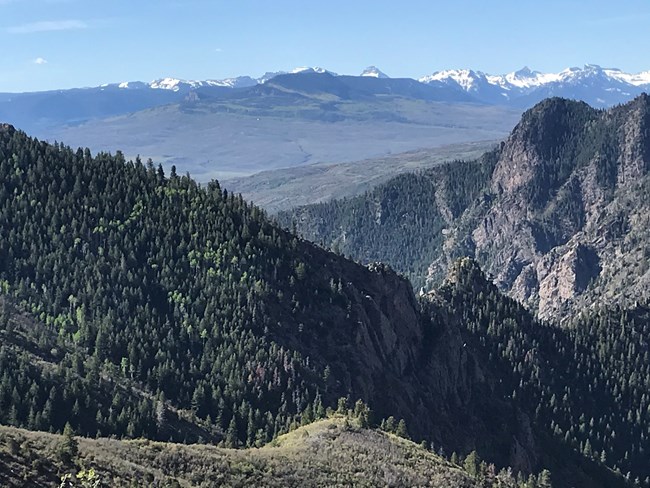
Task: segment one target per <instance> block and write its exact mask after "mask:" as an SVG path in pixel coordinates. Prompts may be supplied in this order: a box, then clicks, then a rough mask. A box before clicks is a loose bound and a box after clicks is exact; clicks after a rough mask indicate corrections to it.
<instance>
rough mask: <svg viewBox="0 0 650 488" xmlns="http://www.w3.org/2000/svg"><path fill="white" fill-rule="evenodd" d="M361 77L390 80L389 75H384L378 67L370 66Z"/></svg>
mask: <svg viewBox="0 0 650 488" xmlns="http://www.w3.org/2000/svg"><path fill="white" fill-rule="evenodd" d="M361 76H366V77H370V78H382V79H385V78H388V75H386V74H385V73H383V72H382V71H381V70H380V69H379V68H377V67H376V66H368V67H367V68H366V69H364V70H363V72H362V73H361Z"/></svg>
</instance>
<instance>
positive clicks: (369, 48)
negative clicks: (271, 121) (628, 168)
mask: <svg viewBox="0 0 650 488" xmlns="http://www.w3.org/2000/svg"><path fill="white" fill-rule="evenodd" d="M648 25H650V2H649V1H648V0H618V1H611V0H589V1H586V0H580V1H577V0H562V1H559V0H543V1H540V0H535V1H528V0H493V1H486V0H454V1H451V0H448V1H409V0H402V1H399V2H395V1H385V0H360V1H353V0H345V1H342V0H327V1H324V0H323V1H321V0H147V1H144V0H102V1H98V0H0V45H1V46H2V54H0V92H2V91H5V92H6V91H31V90H43V89H52V88H67V87H75V86H95V85H99V84H102V83H108V82H119V81H125V80H143V81H150V80H152V79H155V78H161V77H166V76H172V77H178V78H186V79H207V78H225V77H229V76H235V75H240V74H249V75H252V76H260V75H261V74H263V73H264V72H265V71H276V70H282V69H284V70H286V69H291V68H293V67H296V66H305V65H308V66H323V67H325V68H327V69H330V70H332V71H336V72H339V73H345V74H357V73H359V72H360V71H361V70H362V69H363V68H364V67H366V66H368V65H371V64H374V65H377V66H378V67H379V68H380V69H382V70H383V71H384V72H386V73H387V74H388V75H390V76H394V77H397V76H409V77H419V76H422V75H426V74H430V73H432V72H434V71H436V70H439V69H445V68H454V67H471V68H475V69H479V70H483V71H487V72H489V73H495V74H496V73H505V72H508V71H513V70H515V69H519V68H521V67H523V66H524V65H529V66H530V67H531V68H534V69H538V70H541V71H559V70H561V69H564V68H566V67H569V66H581V65H583V64H585V63H593V64H600V65H602V66H607V67H618V68H621V69H624V70H626V71H633V72H638V71H645V70H649V69H650V56H648V46H650V29H648V27H647V26H648Z"/></svg>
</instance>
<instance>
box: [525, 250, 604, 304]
mask: <svg viewBox="0 0 650 488" xmlns="http://www.w3.org/2000/svg"><path fill="white" fill-rule="evenodd" d="M553 251H555V252H553V253H549V254H548V255H546V256H544V257H543V258H542V260H541V261H540V263H539V265H538V270H539V271H538V277H539V290H538V294H539V305H538V311H539V314H540V315H541V316H545V317H552V316H553V315H555V314H557V313H558V312H560V313H561V312H562V309H563V308H564V307H565V306H567V305H568V304H569V303H570V302H571V301H572V300H574V299H575V298H576V297H577V296H578V295H579V294H581V293H583V292H584V291H585V290H586V289H587V287H588V285H589V283H591V281H592V280H593V279H594V278H595V277H597V276H598V274H599V273H600V266H599V264H598V262H599V258H598V255H597V254H596V253H595V251H594V250H593V249H591V248H588V247H586V246H585V245H583V244H581V243H578V244H576V245H575V246H572V247H569V248H568V249H566V247H564V248H560V249H558V248H556V249H554V250H553ZM562 251H566V252H565V253H564V254H562V255H559V256H558V254H559V253H560V252H562Z"/></svg>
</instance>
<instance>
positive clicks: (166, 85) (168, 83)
mask: <svg viewBox="0 0 650 488" xmlns="http://www.w3.org/2000/svg"><path fill="white" fill-rule="evenodd" d="M196 84H197V82H195V81H185V80H179V79H177V78H161V79H159V80H154V81H152V82H151V83H149V86H150V87H151V88H153V89H154V90H171V91H175V92H177V91H179V90H180V89H181V86H182V85H189V86H190V87H193V86H195V85H196Z"/></svg>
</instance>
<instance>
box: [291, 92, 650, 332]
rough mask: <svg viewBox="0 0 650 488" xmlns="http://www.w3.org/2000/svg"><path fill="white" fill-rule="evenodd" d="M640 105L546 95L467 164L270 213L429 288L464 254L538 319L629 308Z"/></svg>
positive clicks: (640, 211)
mask: <svg viewBox="0 0 650 488" xmlns="http://www.w3.org/2000/svg"><path fill="white" fill-rule="evenodd" d="M649 101H650V97H648V96H647V95H645V94H644V95H640V96H639V97H637V98H636V99H635V100H633V101H632V102H629V103H627V104H625V105H621V106H617V107H614V108H612V109H609V110H607V111H603V110H598V109H594V108H591V107H590V106H588V105H587V104H585V103H584V102H576V101H570V100H566V99H560V98H553V99H548V100H545V101H543V102H540V103H539V104H538V105H536V106H535V107H534V108H532V109H530V110H529V111H527V112H526V113H525V114H524V116H523V117H522V119H521V121H520V122H519V124H518V125H517V126H516V127H515V129H514V130H513V132H512V133H511V135H510V136H509V137H508V138H507V139H506V141H504V142H502V143H501V145H500V147H498V148H497V149H496V150H495V151H493V152H491V153H487V154H486V155H484V157H483V158H480V159H479V160H477V161H469V162H455V163H449V164H448V165H442V166H439V167H437V168H434V169H431V170H427V171H423V172H421V173H420V174H416V175H410V176H409V175H403V176H400V177H397V178H395V179H394V180H392V182H389V183H386V184H384V185H380V186H379V187H377V188H376V189H375V190H371V191H370V192H368V193H366V194H365V195H364V196H360V197H356V198H351V199H349V200H347V201H335V202H331V203H324V204H320V205H312V206H307V207H302V208H298V209H296V210H294V211H289V212H284V213H280V214H279V218H280V221H281V222H283V223H285V225H288V224H289V223H291V222H295V224H296V226H297V229H298V231H300V232H302V233H303V235H305V236H306V237H308V238H310V239H313V240H315V241H317V242H323V243H325V245H327V246H334V247H335V248H337V249H340V250H341V251H342V252H345V253H346V254H351V255H352V256H353V257H355V258H356V259H359V260H361V261H362V262H363V261H365V260H367V259H371V260H379V261H386V262H388V263H391V264H392V265H394V266H395V267H396V269H398V270H399V271H401V272H404V273H407V275H408V276H409V277H410V278H411V280H412V281H413V282H414V284H415V285H416V286H421V285H424V284H425V282H426V283H428V286H433V285H434V284H435V283H437V282H438V281H439V280H440V279H442V278H443V277H444V276H445V274H446V270H447V269H448V267H449V265H450V263H452V262H453V261H454V260H455V259H456V258H458V257H461V256H465V255H469V256H474V257H476V259H478V261H479V262H480V263H481V264H482V265H483V266H484V267H485V269H486V271H488V272H489V273H491V274H492V275H493V276H494V279H495V280H496V282H497V283H498V284H499V286H500V288H501V289H502V290H504V291H506V292H507V293H509V294H511V296H514V297H516V298H517V299H518V300H520V301H521V302H523V303H525V304H527V306H529V307H530V308H531V310H534V311H535V312H536V313H538V314H540V316H541V317H543V318H545V319H552V318H553V319H555V320H561V319H562V318H563V317H566V316H570V315H571V314H572V313H574V312H579V311H580V310H582V309H583V308H584V307H586V306H589V305H590V304H592V303H595V302H598V301H601V300H604V301H605V302H606V303H610V304H616V303H622V304H624V305H630V304H632V303H634V301H635V300H639V299H641V298H643V297H644V296H647V293H646V292H645V291H644V290H646V289H647V283H648V280H649V279H650V274H648V272H647V266H646V263H647V262H648V252H650V251H649V250H648V246H647V242H648V239H649V236H648V235H647V229H648V223H647V214H648V209H647V201H648V199H647V194H648V187H649V185H650V178H649V177H648V173H649V168H650V151H649V150H648V147H649V146H650V137H649V136H648V127H649V126H650V122H649V120H650V119H649V116H648V114H649V113H650V108H649V107H650V103H649ZM405 216H409V218H407V219H405ZM396 229H401V231H400V232H398V231H397V230H396ZM393 251H394V252H393ZM414 263H417V264H414ZM636 263H639V264H636ZM624 283H625V284H624Z"/></svg>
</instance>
